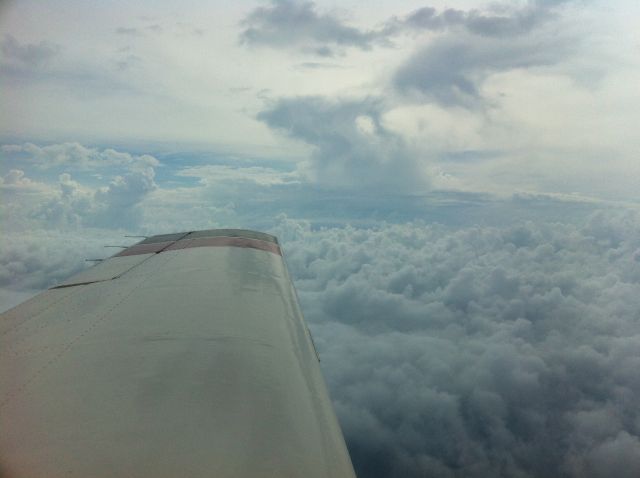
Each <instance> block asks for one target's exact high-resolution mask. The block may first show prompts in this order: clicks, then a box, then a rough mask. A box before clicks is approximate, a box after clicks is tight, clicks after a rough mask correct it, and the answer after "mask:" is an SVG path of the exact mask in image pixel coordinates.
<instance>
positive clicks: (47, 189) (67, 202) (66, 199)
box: [0, 143, 160, 228]
mask: <svg viewBox="0 0 640 478" xmlns="http://www.w3.org/2000/svg"><path fill="white" fill-rule="evenodd" d="M0 150H1V151H2V153H3V160H4V161H5V163H6V164H8V165H11V166H13V165H19V166H20V167H23V168H25V169H26V170H28V171H31V172H34V171H35V172H37V173H38V174H39V177H38V181H34V180H33V179H31V178H29V177H27V175H26V174H25V172H24V170H23V169H18V168H15V169H13V168H12V169H11V170H10V171H9V172H8V173H7V174H5V175H4V176H3V177H2V178H1V179H2V182H1V183H0V186H1V187H2V188H3V190H5V191H6V194H5V196H4V199H5V201H4V203H3V205H2V207H3V210H4V213H5V216H6V218H7V221H9V222H11V223H12V224H13V227H18V225H20V227H23V226H24V222H25V221H27V222H28V221H29V220H31V221H35V222H36V224H42V223H44V224H46V225H48V226H49V227H55V228H78V227H97V228H135V227H138V226H139V225H140V223H141V221H142V216H143V215H142V208H141V203H142V202H143V201H144V200H145V199H146V198H147V197H148V195H149V194H151V193H152V192H154V191H155V190H156V189H157V184H156V182H155V168H156V167H158V166H159V165H160V163H159V161H158V160H157V159H156V158H155V157H153V156H150V155H146V154H143V155H132V154H130V153H125V152H121V151H116V150H114V149H110V148H108V149H104V150H99V149H95V148H89V147H86V146H83V145H82V144H79V143H62V144H51V145H47V146H42V147H41V146H37V145H35V144H32V143H24V144H22V145H11V144H10V145H3V146H1V147H0ZM52 171H54V172H53V173H52ZM69 171H73V176H75V177H76V178H75V179H74V177H73V176H72V174H71V173H70V172H69ZM56 173H57V174H56ZM105 177H106V178H111V179H110V180H109V182H108V184H106V185H101V184H100V183H101V182H102V184H104V182H103V181H105V179H104V178H105ZM52 179H53V181H52ZM33 226H34V225H33V224H32V226H31V227H33Z"/></svg>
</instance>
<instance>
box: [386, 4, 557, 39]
mask: <svg viewBox="0 0 640 478" xmlns="http://www.w3.org/2000/svg"><path fill="white" fill-rule="evenodd" d="M563 3H567V1H556V2H551V1H550V2H545V1H530V2H528V3H525V4H524V5H519V6H516V5H512V4H494V5H490V6H489V8H485V9H483V10H481V9H471V10H459V9H455V8H447V9H444V10H442V11H438V10H437V9H435V8H433V7H428V6H427V7H422V8H419V9H418V10H415V11H413V12H411V13H410V14H408V15H406V16H404V17H400V18H398V17H395V18H392V19H391V20H389V21H388V22H387V24H386V31H387V32H388V34H394V33H399V32H402V31H405V30H417V31H420V30H431V31H442V30H446V29H464V30H466V31H468V32H469V33H473V34H476V35H481V36H490V37H512V36H519V35H523V34H526V33H529V32H530V31H531V30H533V29H534V28H536V27H538V26H541V25H543V24H544V23H546V22H548V21H550V20H551V19H553V18H554V17H556V16H557V15H558V14H559V7H560V5H561V4H563Z"/></svg>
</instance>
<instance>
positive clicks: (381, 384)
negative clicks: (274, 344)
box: [0, 0, 640, 477]
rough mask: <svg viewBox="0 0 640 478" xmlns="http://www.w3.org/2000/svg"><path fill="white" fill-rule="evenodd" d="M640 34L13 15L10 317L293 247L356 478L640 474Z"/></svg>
mask: <svg viewBox="0 0 640 478" xmlns="http://www.w3.org/2000/svg"><path fill="white" fill-rule="evenodd" d="M639 15H640V4H638V3H637V2H632V1H626V0H619V1H616V2H605V1H597V0H522V1H511V2H484V1H472V0H468V1H464V0H461V1H449V2H445V1H440V0H434V1H426V2H422V1H413V0H411V1H389V0H372V1H369V2H366V3H365V2H355V1H353V0H348V1H342V2H332V1H316V2H311V1H300V0H271V1H240V2H233V3H232V4H230V2H218V1H214V2H204V1H196V0H186V1H181V2H176V1H169V0H158V1H154V2H150V1H149V2H136V3H135V4H131V2H124V1H119V0H106V1H102V2H81V1H74V0H58V1H55V2H40V1H30V0H22V1H20V2H18V1H4V2H1V3H0V103H1V104H2V107H1V108H0V158H1V161H0V198H1V201H0V226H1V231H2V232H1V237H0V244H2V247H1V248H0V310H6V309H8V308H10V307H12V306H14V305H17V304H18V303H20V302H21V301H23V300H25V299H26V298H28V297H31V296H32V295H34V294H35V293H37V292H38V291H41V290H44V289H46V288H47V287H50V286H52V285H54V284H56V283H58V282H60V281H62V280H64V279H65V278H67V277H68V276H70V275H71V274H73V273H75V272H77V271H79V270H81V269H82V268H84V267H87V265H88V263H87V262H86V261H85V259H95V258H102V257H106V256H108V255H110V253H111V252H112V250H109V249H105V248H104V246H105V245H120V244H125V245H126V244H131V243H132V242H134V241H135V239H131V238H126V237H124V236H125V235H135V234H144V235H148V234H160V233H165V232H176V231H184V230H197V229H207V228H215V227H234V228H251V229H258V230H263V231H266V232H271V233H274V234H276V235H277V236H278V237H279V239H280V241H281V243H282V245H283V249H284V253H285V258H286V260H287V263H288V266H289V268H290V270H291V275H292V277H293V280H294V283H295V286H296V288H297V290H298V293H299V296H300V301H301V305H302V309H303V311H304V313H305V317H306V320H307V322H308V324H309V327H310V329H311V331H312V333H313V335H314V339H315V342H316V345H317V347H318V351H319V354H320V356H321V359H322V363H321V365H322V368H323V372H324V375H325V377H326V380H327V383H328V386H329V390H330V393H331V396H332V399H333V402H334V406H335V409H336V412H337V415H338V418H339V420H340V422H341V425H342V428H343V431H344V434H345V438H346V440H347V445H348V447H349V450H350V453H351V457H352V460H353V462H354V467H355V469H356V472H357V473H358V476H360V477H412V476H420V477H422V476H433V477H462V476H464V477H474V476H478V477H486V476H496V477H547V476H558V477H603V476H619V477H627V476H628V477H635V476H640V412H639V411H638V409H637V406H636V400H635V398H636V397H637V396H638V394H639V393H640V381H639V380H638V376H637V370H638V367H639V366H640V358H639V357H640V312H638V311H640V299H639V298H640V213H639V208H640V188H639V187H638V186H639V185H640V184H639V180H640V161H639V158H638V154H639V153H640V135H638V134H637V132H636V129H637V125H638V124H639V123H640V90H639V89H638V87H637V85H638V84H640V32H639V31H638V29H637V25H636V23H637V22H636V19H637V18H638V16H639Z"/></svg>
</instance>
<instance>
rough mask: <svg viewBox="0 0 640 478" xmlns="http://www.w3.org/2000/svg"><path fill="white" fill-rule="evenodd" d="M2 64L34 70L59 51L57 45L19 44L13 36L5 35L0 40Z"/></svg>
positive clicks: (48, 43) (42, 43)
mask: <svg viewBox="0 0 640 478" xmlns="http://www.w3.org/2000/svg"><path fill="white" fill-rule="evenodd" d="M1 48H2V53H3V57H4V62H3V63H6V62H8V63H10V64H13V65H14V66H16V67H22V68H27V69H35V68H39V67H41V66H43V65H45V64H46V63H47V62H48V61H49V60H51V59H52V58H53V57H55V56H56V55H57V54H58V53H59V52H60V50H61V48H60V46H59V45H56V44H54V43H50V42H46V41H41V42H39V43H37V44H36V43H27V44H23V43H20V42H19V41H18V40H17V39H16V38H15V37H14V36H13V35H10V34H5V36H4V39H3V40H2V47H1Z"/></svg>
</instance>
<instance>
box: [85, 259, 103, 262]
mask: <svg viewBox="0 0 640 478" xmlns="http://www.w3.org/2000/svg"><path fill="white" fill-rule="evenodd" d="M102 261H104V259H85V262H102Z"/></svg>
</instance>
